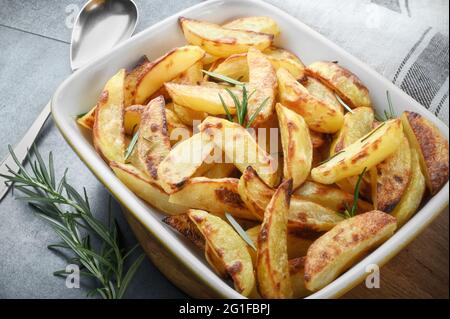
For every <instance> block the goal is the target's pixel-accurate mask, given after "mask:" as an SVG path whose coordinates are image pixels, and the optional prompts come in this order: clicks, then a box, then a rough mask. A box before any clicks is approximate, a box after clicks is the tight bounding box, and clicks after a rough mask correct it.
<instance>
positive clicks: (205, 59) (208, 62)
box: [201, 52, 221, 67]
mask: <svg viewBox="0 0 450 319" xmlns="http://www.w3.org/2000/svg"><path fill="white" fill-rule="evenodd" d="M219 59H221V57H218V56H215V55H212V54H209V53H208V52H205V56H204V57H203V59H201V62H202V64H203V65H204V66H205V67H206V66H210V65H211V64H213V63H214V62H216V61H217V60H219Z"/></svg>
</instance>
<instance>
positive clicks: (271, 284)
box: [256, 180, 293, 299]
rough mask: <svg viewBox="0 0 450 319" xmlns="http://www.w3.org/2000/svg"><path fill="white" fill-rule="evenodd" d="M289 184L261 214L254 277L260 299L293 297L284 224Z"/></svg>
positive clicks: (282, 187)
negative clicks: (261, 219) (256, 279)
mask: <svg viewBox="0 0 450 319" xmlns="http://www.w3.org/2000/svg"><path fill="white" fill-rule="evenodd" d="M291 192H292V181H291V180H287V181H285V182H283V183H282V184H281V185H280V186H279V187H278V189H277V190H276V191H275V193H274V195H273V197H272V199H271V200H270V203H269V205H268V206H267V208H266V211H265V212H264V220H263V223H262V225H261V230H260V232H259V236H258V253H257V267H256V276H257V278H258V287H259V292H260V294H261V296H262V297H263V298H277V299H278V298H292V296H293V291H292V286H291V282H290V279H289V264H288V254H287V222H288V214H289V201H290V197H291Z"/></svg>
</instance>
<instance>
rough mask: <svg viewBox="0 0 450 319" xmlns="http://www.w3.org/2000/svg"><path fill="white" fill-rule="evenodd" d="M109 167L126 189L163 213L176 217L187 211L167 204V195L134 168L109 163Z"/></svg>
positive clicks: (179, 206) (183, 207) (182, 207)
mask: <svg viewBox="0 0 450 319" xmlns="http://www.w3.org/2000/svg"><path fill="white" fill-rule="evenodd" d="M109 166H110V167H111V169H112V170H113V171H114V173H115V174H116V176H117V177H118V178H119V179H120V180H121V181H122V183H124V184H125V186H126V187H128V188H129V189H130V190H131V191H132V192H133V193H135V194H136V195H137V196H138V197H140V198H141V199H143V200H144V201H146V202H147V203H149V204H150V205H152V206H153V207H155V208H157V209H159V210H160V211H162V212H163V213H165V214H168V215H178V214H182V213H184V212H186V211H187V209H188V207H186V206H181V205H176V204H172V203H169V195H167V194H166V193H165V192H164V191H163V190H162V189H161V188H160V187H159V185H157V184H156V183H154V182H152V181H151V180H150V179H149V178H148V177H147V176H146V175H145V174H144V173H142V172H141V171H139V170H138V169H137V168H136V167H134V166H132V165H130V164H123V163H118V162H110V163H109Z"/></svg>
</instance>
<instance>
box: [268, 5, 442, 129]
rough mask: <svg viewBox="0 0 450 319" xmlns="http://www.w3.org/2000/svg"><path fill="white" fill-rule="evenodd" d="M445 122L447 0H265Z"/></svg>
mask: <svg viewBox="0 0 450 319" xmlns="http://www.w3.org/2000/svg"><path fill="white" fill-rule="evenodd" d="M267 2H269V3H272V4H273V5H275V6H277V7H279V8H280V9H282V10H284V11H286V12H288V13H289V14H291V15H293V16H295V17H296V18H297V19H299V20H300V21H302V22H304V23H305V24H307V25H309V26H310V27H312V28H313V29H315V30H316V31H318V32H320V33H322V34H323V35H324V36H326V37H327V38H329V39H331V40H332V41H334V42H336V43H337V44H338V45H340V46H341V47H343V48H344V49H346V50H347V51H348V52H350V53H351V54H353V55H355V56H356V57H358V58H359V59H361V60H362V61H364V62H365V63H367V64H368V65H370V66H372V67H373V68H374V69H375V70H377V71H378V72H379V73H381V74H382V75H383V76H385V77H386V78H388V79H390V80H392V82H393V83H394V84H396V85H397V86H398V87H400V88H401V89H402V90H403V91H405V92H406V93H407V94H409V95H410V96H412V97H413V98H414V99H416V100H417V101H418V102H419V103H421V104H422V105H423V106H425V107H426V108H428V109H429V110H430V111H431V112H432V113H434V114H435V115H436V116H438V117H439V118H440V119H441V120H442V121H443V122H445V123H446V124H447V125H448V123H449V111H448V109H449V102H448V91H449V82H448V81H449V80H448V69H449V55H448V53H449V52H448V50H449V48H448V46H449V44H448V43H449V41H448V39H449V30H448V25H449V16H448V9H449V2H448V1H447V0H414V1H412V0H339V1H335V0H320V1H313V0H267Z"/></svg>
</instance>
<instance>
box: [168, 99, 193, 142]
mask: <svg viewBox="0 0 450 319" xmlns="http://www.w3.org/2000/svg"><path fill="white" fill-rule="evenodd" d="M166 120H167V129H168V130H169V139H170V145H171V146H172V147H174V146H175V145H176V144H178V143H179V142H181V141H184V140H186V139H188V138H189V137H191V136H192V128H191V127H190V126H187V125H185V124H183V123H182V122H181V120H180V118H179V117H178V116H177V115H176V114H175V112H174V111H172V110H171V109H169V108H167V107H166Z"/></svg>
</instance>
